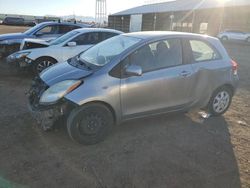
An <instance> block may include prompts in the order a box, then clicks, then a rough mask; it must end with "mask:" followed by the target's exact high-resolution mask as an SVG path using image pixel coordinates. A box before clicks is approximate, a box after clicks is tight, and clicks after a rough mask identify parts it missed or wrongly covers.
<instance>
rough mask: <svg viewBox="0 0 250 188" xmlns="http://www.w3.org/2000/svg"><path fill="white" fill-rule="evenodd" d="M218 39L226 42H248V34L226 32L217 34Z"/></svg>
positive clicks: (249, 34) (249, 38) (233, 31)
mask: <svg viewBox="0 0 250 188" xmlns="http://www.w3.org/2000/svg"><path fill="white" fill-rule="evenodd" d="M217 37H218V38H219V39H221V40H223V41H226V40H242V41H246V42H250V33H245V32H242V31H237V30H226V31H223V32H221V33H219V34H218V36H217Z"/></svg>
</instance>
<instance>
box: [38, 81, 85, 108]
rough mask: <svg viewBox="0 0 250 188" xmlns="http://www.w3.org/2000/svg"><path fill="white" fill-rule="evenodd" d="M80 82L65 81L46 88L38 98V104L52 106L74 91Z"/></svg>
mask: <svg viewBox="0 0 250 188" xmlns="http://www.w3.org/2000/svg"><path fill="white" fill-rule="evenodd" d="M81 83H82V81H80V80H65V81H62V82H59V83H57V84H55V85H53V86H51V87H50V88H48V89H47V90H46V91H45V92H44V93H43V94H42V97H41V98H40V101H39V102H40V104H53V103H55V102H57V101H58V100H59V99H61V98H62V97H64V96H65V95H66V94H68V93H70V92H71V91H73V90H74V89H76V88H77V87H78V86H79V85H80V84H81Z"/></svg>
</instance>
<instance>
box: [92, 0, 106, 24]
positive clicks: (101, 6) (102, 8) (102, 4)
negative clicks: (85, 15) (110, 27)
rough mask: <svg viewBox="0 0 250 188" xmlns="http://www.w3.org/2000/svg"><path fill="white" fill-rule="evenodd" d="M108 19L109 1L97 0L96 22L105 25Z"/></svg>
mask: <svg viewBox="0 0 250 188" xmlns="http://www.w3.org/2000/svg"><path fill="white" fill-rule="evenodd" d="M106 19H107V2H106V0H96V5H95V22H96V23H97V24H98V25H103V24H104V21H105V20H106Z"/></svg>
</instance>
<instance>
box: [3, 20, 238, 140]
mask: <svg viewBox="0 0 250 188" xmlns="http://www.w3.org/2000/svg"><path fill="white" fill-rule="evenodd" d="M43 24H44V23H43ZM43 24H42V25H43ZM42 25H37V26H35V27H34V28H31V29H30V30H28V31H27V32H25V33H26V35H27V33H32V34H31V35H27V36H39V33H43V32H41V30H43V28H45V27H47V26H49V27H54V26H55V27H56V28H57V29H59V28H60V27H64V26H69V27H70V28H71V29H69V30H72V29H73V30H72V31H70V32H67V33H66V34H64V35H62V36H60V37H58V38H56V39H54V40H52V41H50V42H48V41H45V40H42V39H44V38H42V37H41V38H39V37H37V38H32V37H28V39H24V40H22V42H21V41H20V42H19V43H18V45H19V48H20V49H21V51H18V52H15V53H13V54H11V55H10V56H8V58H7V61H8V62H9V63H15V64H17V65H18V66H19V67H32V68H33V70H34V72H35V73H36V74H37V76H36V77H35V79H34V81H33V82H32V86H31V88H30V90H29V91H28V93H27V95H28V101H29V109H30V111H31V113H32V115H33V116H34V117H35V119H36V120H37V122H38V124H40V125H41V127H42V128H43V129H44V130H45V131H47V130H51V129H53V127H54V125H55V123H56V122H59V120H60V119H65V120H66V122H67V130H68V133H69V136H70V137H71V138H72V139H73V140H75V141H77V142H79V143H81V144H95V143H98V142H100V141H102V140H104V139H105V138H106V136H107V135H108V134H109V133H110V132H111V130H112V127H113V126H114V125H117V124H120V123H121V122H124V121H127V120H130V119H134V118H141V117H145V116H152V115H157V114H162V113H168V112H176V111H188V110H189V109H192V108H199V109H202V110H205V111H207V113H209V114H211V115H214V116H218V115H222V114H224V113H225V112H226V111H227V109H228V108H229V106H230V104H231V101H232V97H233V95H234V93H235V91H236V88H237V85H238V73H237V63H236V62H234V61H233V60H232V59H231V58H230V57H229V56H228V54H227V52H226V50H225V49H224V47H223V45H222V44H221V42H220V41H219V40H218V39H216V38H213V37H209V36H203V35H198V34H190V33H179V32H137V33H129V34H124V33H122V32H120V31H116V30H112V29H100V28H81V29H76V28H74V27H78V26H76V25H70V24H69V25H50V24H48V23H47V24H45V25H43V28H41V27H42ZM79 27H80V26H79ZM51 30H53V29H51ZM59 30H60V29H59ZM65 31H66V29H65ZM45 33H46V32H45ZM52 33H53V34H52V35H50V34H49V33H47V34H48V35H46V34H43V36H44V35H46V37H55V36H56V35H57V34H59V33H60V32H59V33H56V32H52ZM19 35H20V34H19ZM12 36H14V35H12ZM44 37H45V36H44ZM0 38H1V36H0ZM2 38H3V37H2ZM24 38H25V37H24ZM7 40H8V39H7ZM8 42H9V41H8ZM8 42H6V39H5V43H8ZM8 44H10V43H8ZM52 65H53V66H52ZM156 91H157V92H156Z"/></svg>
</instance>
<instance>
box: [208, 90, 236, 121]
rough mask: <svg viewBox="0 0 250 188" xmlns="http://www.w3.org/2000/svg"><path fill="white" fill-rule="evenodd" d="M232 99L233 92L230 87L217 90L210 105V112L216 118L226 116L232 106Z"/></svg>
mask: <svg viewBox="0 0 250 188" xmlns="http://www.w3.org/2000/svg"><path fill="white" fill-rule="evenodd" d="M232 97H233V92H232V90H231V89H229V88H228V87H221V88H219V89H217V90H215V92H214V93H213V95H212V97H211V99H210V101H209V104H208V112H209V113H210V114H211V115H214V116H220V115H222V114H224V113H225V112H226V111H227V110H228V108H229V106H230V104H231V101H232Z"/></svg>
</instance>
